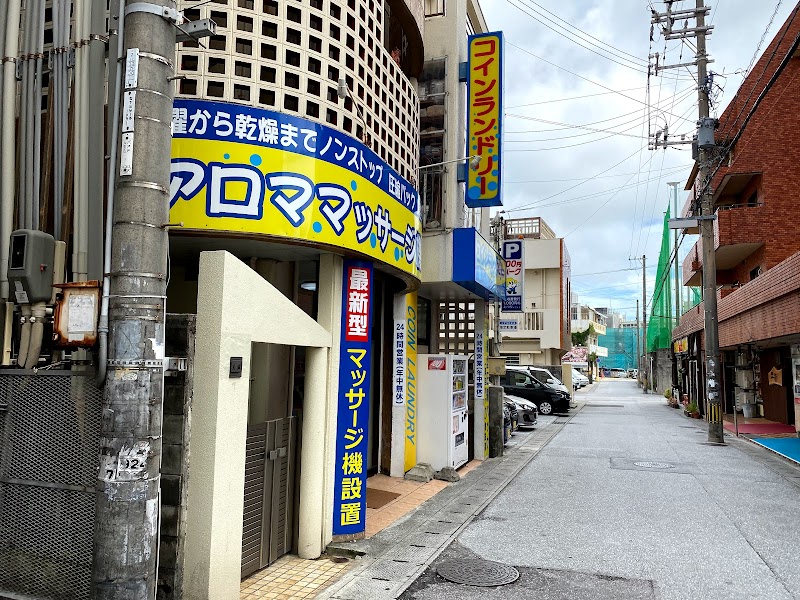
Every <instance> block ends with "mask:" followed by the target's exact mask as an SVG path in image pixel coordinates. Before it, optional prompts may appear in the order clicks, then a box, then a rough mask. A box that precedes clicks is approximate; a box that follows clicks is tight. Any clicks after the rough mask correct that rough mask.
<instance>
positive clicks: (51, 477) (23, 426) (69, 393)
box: [0, 370, 102, 600]
mask: <svg viewBox="0 0 800 600" xmlns="http://www.w3.org/2000/svg"><path fill="white" fill-rule="evenodd" d="M101 401H102V392H101V391H100V390H99V389H97V388H96V387H95V386H94V385H93V383H92V380H91V379H90V378H87V377H77V376H73V375H72V373H70V372H68V371H66V372H65V371H58V372H55V371H39V372H38V373H37V374H30V373H28V372H20V371H19V370H14V371H9V370H6V371H0V596H3V595H5V594H8V595H9V596H11V597H25V598H37V599H52V600H82V599H84V598H85V599H88V598H89V597H90V594H91V584H92V548H93V531H94V507H95V483H96V480H97V461H98V449H99V437H100V405H101Z"/></svg>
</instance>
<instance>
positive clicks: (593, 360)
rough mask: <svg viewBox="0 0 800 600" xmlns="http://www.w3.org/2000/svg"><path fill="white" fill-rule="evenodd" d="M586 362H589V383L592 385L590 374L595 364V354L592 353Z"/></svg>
mask: <svg viewBox="0 0 800 600" xmlns="http://www.w3.org/2000/svg"><path fill="white" fill-rule="evenodd" d="M586 360H587V361H588V362H589V383H592V373H594V365H595V363H596V362H597V353H596V352H592V353H591V354H590V355H589V356H588V357H587V359H586Z"/></svg>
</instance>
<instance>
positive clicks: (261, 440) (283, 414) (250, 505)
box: [241, 343, 300, 578]
mask: <svg viewBox="0 0 800 600" xmlns="http://www.w3.org/2000/svg"><path fill="white" fill-rule="evenodd" d="M295 350H296V349H295V348H293V347H290V346H281V345H276V344H263V343H254V344H253V345H252V354H251V356H252V358H251V361H252V362H251V364H252V368H251V371H250V373H251V374H250V399H249V411H248V424H247V446H246V453H245V478H244V511H243V515H242V518H243V526H242V563H241V569H242V571H241V575H242V578H244V577H247V576H248V575H250V574H252V573H254V572H255V571H258V570H259V569H263V568H264V567H266V566H268V565H270V564H272V563H273V562H275V561H276V560H277V559H278V558H280V557H281V556H283V555H284V554H287V553H288V552H291V551H292V547H293V545H294V540H295V535H294V532H295V521H296V512H297V511H296V506H295V502H296V482H297V470H298V469H297V464H298V460H297V457H298V446H299V440H298V432H299V431H300V426H299V423H298V421H299V418H298V417H297V416H293V411H292V409H293V406H292V404H293V401H292V400H293V395H294V394H292V393H291V392H290V391H291V390H292V389H293V387H294V386H293V381H292V379H293V374H294V370H293V369H292V368H291V365H292V364H293V363H294V355H295Z"/></svg>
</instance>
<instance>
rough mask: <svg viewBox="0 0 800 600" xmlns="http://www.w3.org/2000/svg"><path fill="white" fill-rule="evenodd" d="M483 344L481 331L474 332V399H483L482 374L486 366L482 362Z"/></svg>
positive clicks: (483, 358)
mask: <svg viewBox="0 0 800 600" xmlns="http://www.w3.org/2000/svg"><path fill="white" fill-rule="evenodd" d="M485 361H486V358H485V356H484V344H483V331H476V332H475V399H476V400H483V394H484V390H483V385H484V381H483V379H484V375H485V373H486V368H485V365H484V362H485Z"/></svg>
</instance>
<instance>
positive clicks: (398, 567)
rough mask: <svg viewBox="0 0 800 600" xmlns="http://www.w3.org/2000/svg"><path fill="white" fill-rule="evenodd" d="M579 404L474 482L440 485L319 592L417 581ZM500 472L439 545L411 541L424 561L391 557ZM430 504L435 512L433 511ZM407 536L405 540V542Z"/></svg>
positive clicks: (374, 592) (372, 595)
mask: <svg viewBox="0 0 800 600" xmlns="http://www.w3.org/2000/svg"><path fill="white" fill-rule="evenodd" d="M581 409H583V403H580V404H579V406H578V408H577V409H575V410H574V411H573V412H572V414H570V415H569V416H567V417H556V418H555V420H554V421H553V422H552V423H549V424H548V425H546V426H544V427H542V428H541V429H540V430H538V431H537V430H534V431H533V432H531V433H530V434H529V435H528V437H527V438H526V439H525V440H524V441H523V442H522V443H521V444H520V445H519V446H516V447H514V448H512V449H511V451H510V452H508V454H504V456H502V457H499V458H492V459H488V460H486V461H484V462H483V464H481V465H480V466H479V467H478V468H476V469H475V470H474V471H472V474H474V475H480V477H474V478H473V479H472V480H463V481H464V482H466V481H470V485H468V486H463V487H461V486H459V487H458V488H456V487H455V486H450V487H449V488H446V489H445V490H442V492H440V493H439V494H437V495H436V496H434V497H433V498H431V499H430V500H428V501H427V502H425V503H424V504H422V505H421V506H419V507H418V508H417V509H415V510H414V511H412V512H410V513H408V515H405V516H404V517H403V518H401V519H400V520H399V521H397V522H396V523H395V524H394V525H392V526H390V527H388V528H387V529H384V530H383V531H381V532H379V533H378V534H376V535H375V536H373V537H372V538H370V540H371V541H372V545H375V546H377V548H376V550H375V552H374V553H372V552H369V550H367V551H366V552H365V555H364V556H363V557H361V559H360V560H361V561H363V564H362V565H360V566H358V567H356V568H355V569H353V570H351V571H349V572H348V573H347V574H345V575H344V577H343V578H342V579H341V580H339V581H338V582H336V583H334V584H333V585H331V586H330V587H328V588H326V589H325V590H324V591H323V592H321V593H320V594H319V595H318V596H317V598H318V599H323V598H326V599H328V598H329V599H340V600H355V599H360V598H365V599H367V598H369V599H370V600H384V599H386V600H389V599H393V598H397V597H399V596H400V595H401V594H402V593H403V592H404V591H405V590H406V589H407V588H408V587H409V586H410V585H411V584H412V583H414V581H416V580H417V579H418V578H419V576H420V575H422V573H424V572H425V570H426V569H427V568H428V567H430V565H431V564H432V563H433V562H434V561H435V560H436V559H437V558H438V557H439V555H440V554H441V553H442V552H444V550H445V549H446V548H447V547H448V546H450V544H451V543H452V542H453V540H455V539H456V538H457V537H458V536H459V535H460V534H461V532H462V531H463V530H464V529H465V528H466V527H467V526H468V525H469V524H471V523H472V521H473V520H474V519H475V517H476V516H478V515H479V514H480V513H482V512H483V511H484V509H485V508H486V507H487V506H488V505H489V503H491V502H492V500H494V499H495V498H496V497H497V496H498V495H499V494H500V493H501V492H502V491H503V490H504V489H505V488H506V487H507V486H508V484H509V483H511V481H513V480H514V478H515V477H516V476H517V475H518V474H519V472H520V471H522V469H524V468H525V467H526V466H528V464H530V463H531V461H532V460H533V459H534V458H535V457H536V455H537V454H538V453H539V452H540V451H541V450H542V449H543V448H545V447H546V446H547V444H549V443H550V441H551V440H552V439H553V438H554V437H555V436H556V435H557V434H558V433H559V432H560V431H561V430H562V429H563V428H564V426H565V425H566V424H567V423H569V422H570V421H571V420H572V419H573V418H575V416H577V415H578V414H579V413H580V411H581ZM498 474H501V475H502V479H499V480H498V481H497V483H495V484H494V485H493V486H492V489H483V490H478V492H479V494H480V496H481V498H482V499H481V501H480V502H478V503H476V504H474V505H470V512H469V513H467V514H462V517H463V521H462V522H461V523H460V524H457V523H451V525H457V527H455V529H452V528H451V530H450V531H448V532H447V533H448V535H447V536H443V539H442V540H441V541H440V543H438V545H437V546H436V547H435V548H433V547H430V548H428V547H423V546H419V545H418V544H413V548H414V549H419V551H423V550H425V551H428V550H430V553H429V554H428V556H427V557H426V558H425V560H424V561H421V562H420V563H419V564H417V563H415V564H413V565H412V564H411V563H406V562H405V561H403V560H402V559H395V560H393V559H391V557H390V556H391V555H392V553H394V554H395V556H399V555H400V553H401V552H402V551H403V549H404V547H406V546H408V545H409V542H411V541H418V540H419V539H420V536H424V535H427V534H429V533H431V532H426V531H425V530H426V528H430V527H426V525H427V524H428V523H431V522H432V521H431V519H432V517H434V518H435V516H436V515H439V516H443V515H441V514H440V513H445V514H447V511H448V508H449V507H452V506H454V505H455V506H458V507H463V506H464V505H463V504H462V503H460V502H459V500H460V499H462V497H465V496H469V495H470V492H472V491H473V489H474V488H476V487H477V486H479V485H480V484H484V485H486V483H487V482H486V481H484V479H486V478H490V479H497V475H498ZM448 490H455V491H453V492H450V493H449V494H448V496H451V497H449V498H447V499H446V501H445V503H444V505H443V506H441V507H438V509H436V510H433V509H434V508H435V505H436V504H438V502H435V501H436V499H437V498H438V497H440V496H442V494H444V493H445V492H447V491H448ZM443 500H444V498H443ZM440 502H441V500H440ZM432 510H433V512H431V511H432ZM428 513H430V514H428ZM452 517H453V515H452V514H451V515H449V518H452ZM459 520H461V519H459ZM436 523H450V522H448V521H442V520H439V521H435V522H433V524H436ZM402 529H408V531H406V532H405V533H404V535H402V536H401V537H400V538H399V539H397V540H395V541H394V542H392V541H389V543H386V544H383V541H382V540H381V539H380V538H382V537H383V538H387V537H388V538H391V537H393V535H394V534H396V533H398V532H400V531H401V530H402ZM384 534H385V535H384ZM404 542H406V543H405V544H404ZM381 546H383V547H381ZM347 550H349V551H350V552H353V551H355V552H361V550H360V549H356V548H352V549H348V548H335V549H334V551H336V552H337V553H339V552H344V551H347ZM328 553H331V549H329V550H328ZM370 571H372V576H371V575H370Z"/></svg>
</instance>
